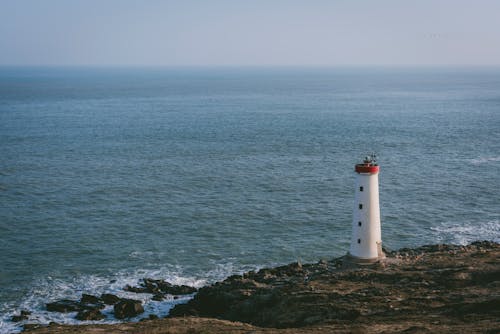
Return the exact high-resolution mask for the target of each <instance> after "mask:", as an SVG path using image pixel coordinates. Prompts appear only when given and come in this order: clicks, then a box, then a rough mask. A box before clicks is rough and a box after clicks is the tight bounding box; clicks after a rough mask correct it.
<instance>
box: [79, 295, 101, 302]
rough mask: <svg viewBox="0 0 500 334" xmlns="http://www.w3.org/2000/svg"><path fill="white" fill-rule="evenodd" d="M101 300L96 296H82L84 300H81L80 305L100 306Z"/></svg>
mask: <svg viewBox="0 0 500 334" xmlns="http://www.w3.org/2000/svg"><path fill="white" fill-rule="evenodd" d="M100 302H101V299H100V298H99V297H96V296H92V295H88V294H86V293H83V294H82V298H81V299H80V303H82V304H99V303H100Z"/></svg>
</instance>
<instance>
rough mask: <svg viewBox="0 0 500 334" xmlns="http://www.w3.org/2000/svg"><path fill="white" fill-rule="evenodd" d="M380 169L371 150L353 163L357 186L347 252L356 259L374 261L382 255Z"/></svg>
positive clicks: (357, 260) (382, 256)
mask: <svg viewBox="0 0 500 334" xmlns="http://www.w3.org/2000/svg"><path fill="white" fill-rule="evenodd" d="M379 169H380V168H379V166H378V164H377V162H376V159H375V155H374V154H372V155H371V156H369V157H366V158H365V160H364V161H363V163H361V164H356V166H355V167H354V171H355V172H356V190H355V195H354V210H353V218H352V239H351V248H350V250H349V255H350V258H352V259H353V260H354V261H356V262H376V261H378V260H381V259H384V258H385V255H384V253H383V252H382V233H381V229H380V206H379V196H378V172H379Z"/></svg>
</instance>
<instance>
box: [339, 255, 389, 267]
mask: <svg viewBox="0 0 500 334" xmlns="http://www.w3.org/2000/svg"><path fill="white" fill-rule="evenodd" d="M385 258H386V257H385V254H384V252H381V253H380V254H379V255H378V256H377V257H373V258H369V259H365V258H361V257H357V256H354V255H351V253H347V254H346V256H345V257H344V260H345V261H346V262H349V263H352V264H360V265H363V264H374V263H377V262H380V261H383V260H385Z"/></svg>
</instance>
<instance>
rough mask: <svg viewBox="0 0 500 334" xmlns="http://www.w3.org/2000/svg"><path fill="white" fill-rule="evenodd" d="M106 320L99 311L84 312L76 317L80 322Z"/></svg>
mask: <svg viewBox="0 0 500 334" xmlns="http://www.w3.org/2000/svg"><path fill="white" fill-rule="evenodd" d="M104 318H106V317H105V316H104V314H102V313H101V312H100V311H99V310H82V311H80V312H78V314H77V315H76V319H78V320H102V319H104Z"/></svg>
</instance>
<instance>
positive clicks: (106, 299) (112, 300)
mask: <svg viewBox="0 0 500 334" xmlns="http://www.w3.org/2000/svg"><path fill="white" fill-rule="evenodd" d="M100 299H101V300H102V301H103V303H104V304H106V305H115V304H116V303H118V302H119V301H120V297H118V296H115V295H113V294H110V293H103V294H102V295H101V298H100Z"/></svg>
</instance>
